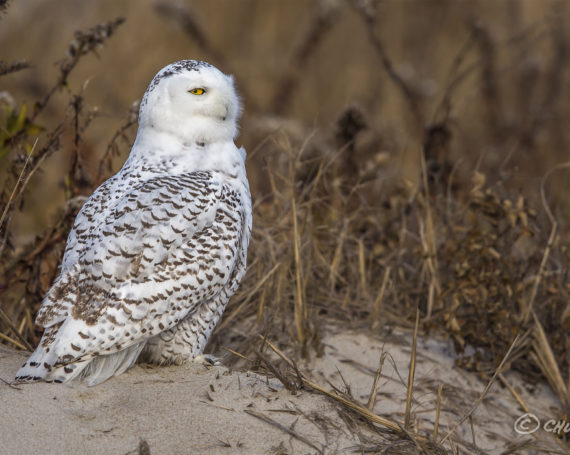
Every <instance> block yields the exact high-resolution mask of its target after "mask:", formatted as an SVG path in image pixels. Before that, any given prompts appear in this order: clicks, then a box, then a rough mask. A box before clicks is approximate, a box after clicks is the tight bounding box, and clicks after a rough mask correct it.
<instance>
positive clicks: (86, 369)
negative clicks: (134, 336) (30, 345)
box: [16, 341, 145, 386]
mask: <svg viewBox="0 0 570 455" xmlns="http://www.w3.org/2000/svg"><path fill="white" fill-rule="evenodd" d="M144 345H145V341H142V342H140V343H138V344H135V345H132V346H129V347H128V348H125V349H123V350H122V351H118V352H115V353H113V354H108V355H100V356H97V357H90V356H85V357H83V358H80V359H77V360H74V361H73V363H67V364H58V363H57V356H56V354H55V353H51V352H46V350H45V349H44V348H43V347H41V345H40V346H38V348H37V349H36V350H35V351H34V353H33V354H32V356H31V357H30V358H29V359H28V360H27V361H26V363H25V364H24V365H23V366H22V368H20V370H19V371H18V373H17V374H16V382H38V381H46V382H57V383H64V382H70V381H73V380H75V379H78V380H86V381H87V384H88V385H89V386H94V385H97V384H100V383H102V382H104V381H106V380H107V379H109V378H110V377H112V376H115V375H119V374H121V373H124V372H125V371H127V370H128V369H129V368H130V367H131V366H133V364H134V363H135V362H136V360H137V357H138V356H139V354H140V352H141V351H142V349H143V347H144Z"/></svg>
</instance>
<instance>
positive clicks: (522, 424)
mask: <svg viewBox="0 0 570 455" xmlns="http://www.w3.org/2000/svg"><path fill="white" fill-rule="evenodd" d="M514 428H515V431H516V432H517V433H518V434H532V433H534V432H535V431H536V430H538V429H539V428H540V420H538V417H537V416H535V415H534V414H530V413H527V414H523V415H522V416H520V417H519V418H518V419H517V420H516V422H515V425H514Z"/></svg>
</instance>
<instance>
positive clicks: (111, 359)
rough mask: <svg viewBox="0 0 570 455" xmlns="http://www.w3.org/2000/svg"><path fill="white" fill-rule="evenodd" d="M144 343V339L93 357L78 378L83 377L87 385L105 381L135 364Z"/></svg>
mask: <svg viewBox="0 0 570 455" xmlns="http://www.w3.org/2000/svg"><path fill="white" fill-rule="evenodd" d="M145 344H146V340H144V341H141V342H140V343H137V344H133V345H131V346H129V347H128V348H125V349H123V350H121V351H118V352H114V353H113V354H108V355H100V356H97V357H94V358H93V359H91V362H89V364H88V365H87V366H86V368H85V369H83V371H81V374H80V375H79V379H84V380H86V381H87V385H89V386H94V385H97V384H101V383H102V382H105V381H106V380H107V379H109V378H110V377H112V376H117V375H119V374H122V373H124V372H125V371H127V370H128V369H129V368H130V367H132V366H133V365H134V364H135V362H136V361H137V358H138V357H139V354H140V353H141V351H142V350H143V348H144V345H145Z"/></svg>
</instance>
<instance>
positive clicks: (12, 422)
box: [0, 332, 564, 455]
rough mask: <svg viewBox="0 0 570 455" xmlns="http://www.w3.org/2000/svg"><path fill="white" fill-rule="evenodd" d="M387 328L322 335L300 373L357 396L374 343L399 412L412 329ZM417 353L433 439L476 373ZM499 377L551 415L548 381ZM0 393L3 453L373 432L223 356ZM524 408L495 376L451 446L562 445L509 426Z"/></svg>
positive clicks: (322, 400) (2, 363)
mask: <svg viewBox="0 0 570 455" xmlns="http://www.w3.org/2000/svg"><path fill="white" fill-rule="evenodd" d="M385 338H386V340H381V339H374V338H370V337H368V336H365V335H363V334H357V333H347V332H344V333H337V334H335V335H332V334H331V335H329V336H327V337H326V338H325V344H326V348H325V355H324V356H323V357H322V358H320V359H313V360H312V361H311V362H310V365H301V367H302V368H303V369H304V371H308V370H309V366H310V376H311V377H312V378H314V380H315V381H316V382H318V383H319V384H321V385H323V386H326V387H327V388H330V386H329V385H328V382H330V383H331V384H334V385H335V386H337V387H339V388H343V387H344V385H343V380H344V382H345V383H346V384H348V385H349V386H350V389H351V393H352V395H353V396H354V397H355V398H356V399H357V400H359V401H360V402H361V403H366V402H367V401H368V397H369V394H370V389H371V384H372V381H373V377H374V373H375V371H376V367H377V364H378V359H379V357H380V354H381V352H382V349H383V351H384V352H388V353H389V357H388V358H387V360H386V362H385V364H384V368H383V375H382V378H381V380H380V386H379V389H378V395H377V399H376V404H375V407H374V412H375V413H377V414H378V415H381V416H383V417H388V418H392V419H393V420H396V421H398V422H403V413H404V408H405V404H404V403H405V396H406V385H405V384H406V381H407V375H408V363H409V351H410V349H409V346H410V344H411V334H405V333H392V334H391V335H389V336H387V337H385ZM388 340H389V341H388ZM25 357H26V355H25V353H22V352H16V351H13V350H9V349H7V348H6V347H4V346H0V378H1V379H3V380H5V381H8V382H9V381H11V380H12V378H13V377H14V374H15V373H16V371H17V369H18V367H19V366H20V364H21V363H23V361H24V359H25ZM417 359H418V362H417V363H418V365H417V372H416V377H415V391H414V398H415V400H414V402H413V408H412V411H413V413H414V414H415V416H416V419H415V424H416V427H417V428H418V429H419V431H420V432H426V431H427V432H430V433H431V432H432V431H433V423H434V419H435V404H436V393H437V388H438V385H439V384H440V383H443V384H444V389H443V400H442V414H441V418H440V430H439V434H440V438H441V437H442V435H445V434H446V433H447V431H448V430H449V428H450V427H451V426H452V425H453V424H454V423H455V422H457V421H458V420H459V419H460V418H461V416H462V415H463V414H464V413H465V412H467V411H468V410H469V409H470V408H471V407H472V405H473V404H474V403H475V402H476V400H477V398H478V397H479V394H480V392H481V391H482V390H483V389H484V387H485V383H484V382H482V381H481V380H479V379H478V378H477V377H476V376H475V375H473V374H470V373H467V372H465V371H463V370H460V369H457V368H455V367H454V366H453V355H452V350H451V349H450V347H449V346H448V345H447V344H446V343H444V342H441V341H436V340H429V341H422V340H420V342H419V346H418V357H417ZM341 376H342V377H341ZM507 380H508V381H509V383H510V384H511V385H512V386H513V387H515V388H516V390H517V392H518V393H519V394H520V395H521V397H522V398H523V400H525V402H526V404H527V406H529V408H530V410H531V411H532V412H533V413H534V414H536V415H537V416H539V418H540V419H546V418H551V417H552V416H553V415H555V414H554V413H555V412H556V411H555V410H556V408H557V406H558V404H557V401H556V399H555V397H554V396H553V395H552V394H551V393H550V392H549V390H548V388H547V387H546V386H544V385H538V386H534V387H529V386H526V385H525V384H523V383H522V382H521V381H520V379H519V378H518V377H517V375H516V374H509V375H507ZM0 403H1V404H2V405H1V409H2V411H1V412H0V428H1V431H0V453H1V454H2V455H3V454H13V455H17V454H36V453H37V454H40V453H41V454H67V453H70V454H71V453H81V454H83V455H87V454H139V453H140V454H145V455H147V454H152V455H156V454H174V453H176V454H233V453H243V454H315V453H325V454H333V453H353V452H354V451H355V449H356V448H357V447H360V446H361V444H364V445H365V446H370V447H373V446H374V444H375V441H376V442H378V441H379V440H380V439H379V436H378V434H375V433H373V432H372V431H370V430H369V429H367V428H366V425H359V426H358V427H355V426H354V420H351V419H347V418H346V413H345V411H343V410H341V409H340V408H339V405H337V404H335V403H333V402H332V401H331V400H330V399H328V398H326V397H324V396H322V395H320V394H318V393H315V392H312V391H305V390H302V391H299V392H298V393H297V394H296V395H293V394H292V393H290V392H289V391H287V390H286V389H284V387H283V385H282V384H281V383H280V382H279V381H278V380H277V379H268V378H266V377H265V376H262V375H258V374H255V373H252V372H246V371H230V370H229V369H227V368H225V367H223V366H219V367H208V368H207V367H204V366H203V365H198V364H190V365H186V366H182V367H149V366H144V365H141V366H136V367H135V368H133V369H132V370H130V371H129V372H127V373H125V374H123V375H122V376H119V377H116V378H112V379H111V380H109V381H107V382H106V383H103V384H101V385H99V386H96V387H92V388H88V387H86V386H84V385H81V384H79V385H75V386H73V387H69V386H65V385H54V384H45V383H40V384H30V385H18V386H17V387H13V386H10V385H8V384H5V383H0ZM248 412H249V413H248ZM252 412H253V413H257V414H258V415H263V416H266V417H268V418H269V419H272V420H273V421H274V422H275V423H278V424H280V425H281V428H279V427H277V426H276V425H274V424H271V423H268V422H267V421H264V420H262V419H260V418H257V417H255V416H254V415H252V414H251V413H252ZM522 414H524V411H522V410H521V409H520V407H519V406H518V405H517V403H516V401H515V400H514V399H513V398H512V395H511V394H510V393H509V392H508V390H507V389H505V388H504V387H502V386H501V385H500V384H496V385H494V386H493V388H492V389H491V391H490V393H489V395H488V396H487V398H485V399H484V400H483V402H482V403H481V405H480V406H479V408H478V409H477V411H476V412H475V413H474V416H473V419H472V423H473V428H474V433H475V439H474V438H473V435H472V430H471V428H472V427H471V424H470V423H469V420H467V422H466V423H465V424H463V425H461V426H460V427H459V428H458V429H457V431H456V432H455V434H454V436H453V440H454V442H455V444H456V445H457V446H458V447H459V449H460V453H482V452H481V450H483V451H485V453H492V454H495V453H501V452H502V451H503V450H506V449H507V448H508V447H509V444H512V443H513V442H515V443H522V442H524V441H526V440H529V441H530V442H531V444H532V446H534V448H531V447H526V448H524V449H521V450H519V451H517V452H514V453H524V454H532V453H536V454H538V453H545V452H546V450H547V449H552V450H555V451H556V452H555V453H564V452H563V451H562V450H561V446H559V445H557V444H556V442H555V441H554V439H553V438H552V437H551V435H549V434H548V433H546V432H544V431H542V430H540V431H539V432H537V433H534V434H533V435H532V436H521V435H519V434H517V433H516V432H515V431H514V427H513V425H514V423H515V421H516V419H517V418H518V417H519V416H521V415H522ZM343 415H344V416H345V417H343ZM288 429H291V430H292V431H293V432H295V433H296V434H297V435H298V436H300V437H301V438H303V439H304V441H301V440H299V439H298V438H297V437H293V436H291V435H290V434H289V433H288V432H287V430H288ZM446 448H448V449H449V445H447V446H446ZM358 452H359V451H357V453H358ZM388 453H390V452H388Z"/></svg>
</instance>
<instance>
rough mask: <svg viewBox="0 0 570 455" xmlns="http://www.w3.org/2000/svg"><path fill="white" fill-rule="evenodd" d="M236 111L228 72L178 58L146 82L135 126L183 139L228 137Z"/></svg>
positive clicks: (233, 129)
mask: <svg viewBox="0 0 570 455" xmlns="http://www.w3.org/2000/svg"><path fill="white" fill-rule="evenodd" d="M240 114H241V105H240V101H239V98H238V95H237V93H236V91H235V88H234V81H233V78H232V77H231V76H228V75H226V74H224V73H222V72H221V71H220V70H218V69H217V68H216V67H214V66H212V65H210V64H209V63H206V62H200V61H197V60H181V61H179V62H176V63H172V64H170V65H168V66H166V67H164V68H163V69H161V70H160V71H159V72H158V74H157V75H156V76H155V77H154V79H153V80H152V82H151V83H150V85H149V86H148V88H147V90H146V92H145V94H144V97H143V99H142V101H141V106H140V112H139V128H141V129H142V128H152V129H154V130H156V131H157V132H159V133H167V134H170V135H172V136H174V137H176V138H177V139H180V140H181V141H182V142H185V143H189V142H197V143H211V142H219V141H230V140H233V139H235V137H236V136H237V133H238V126H237V120H238V118H239V116H240Z"/></svg>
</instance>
